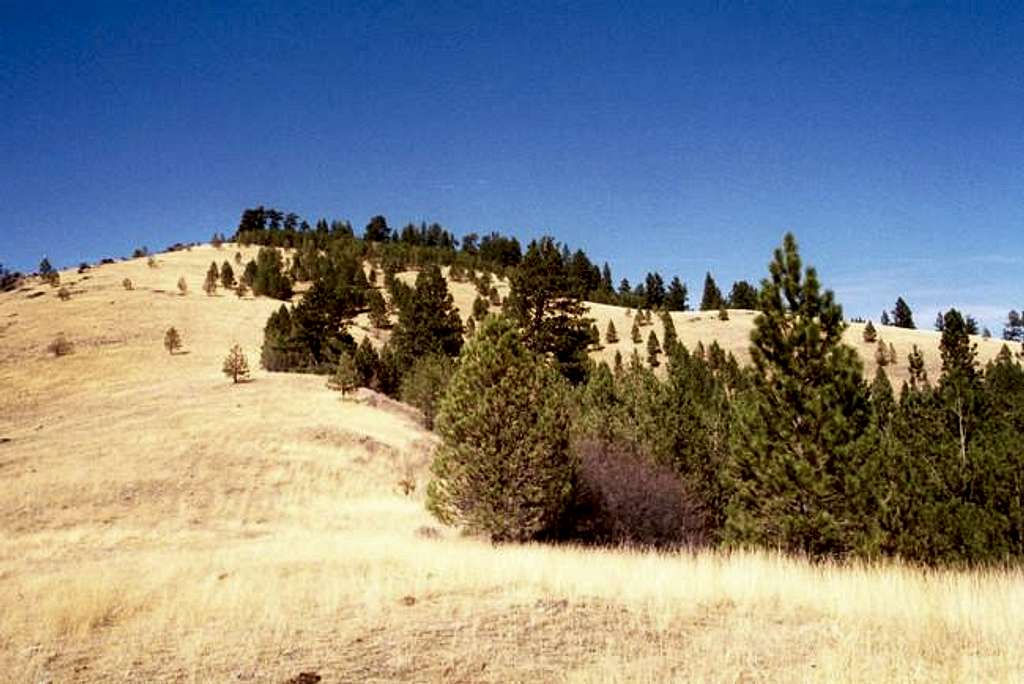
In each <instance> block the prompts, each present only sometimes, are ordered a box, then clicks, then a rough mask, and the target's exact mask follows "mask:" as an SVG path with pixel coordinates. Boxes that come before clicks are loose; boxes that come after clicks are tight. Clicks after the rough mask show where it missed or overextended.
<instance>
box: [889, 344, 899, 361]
mask: <svg viewBox="0 0 1024 684" xmlns="http://www.w3.org/2000/svg"><path fill="white" fill-rule="evenodd" d="M897 359H898V357H897V356H896V345H894V344H893V343H892V342H890V343H889V363H896V361H897Z"/></svg>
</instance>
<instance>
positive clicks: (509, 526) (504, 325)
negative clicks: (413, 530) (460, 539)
mask: <svg viewBox="0 0 1024 684" xmlns="http://www.w3.org/2000/svg"><path fill="white" fill-rule="evenodd" d="M517 327H518V326H517V325H516V324H513V323H511V322H509V321H506V320H504V319H501V318H489V319H487V321H485V322H484V324H483V325H482V326H481V328H480V331H479V332H478V333H477V335H476V337H475V338H474V339H473V340H472V341H471V342H470V343H469V344H468V345H467V347H466V350H465V351H464V353H463V355H462V358H461V360H460V363H459V367H458V370H457V371H456V372H455V374H454V376H453V377H452V379H451V382H450V383H449V386H448V389H447V391H446V392H445V395H444V397H443V398H442V400H441V407H440V411H439V414H438V419H437V431H438V434H439V435H440V437H441V446H440V447H439V448H438V450H437V455H436V457H435V459H434V463H433V465H432V467H431V472H432V474H433V479H432V480H431V482H430V485H429V487H428V490H427V507H428V508H429V510H430V511H431V512H432V513H433V514H434V515H435V516H437V518H438V519H439V520H441V521H442V522H443V523H445V524H450V525H461V526H463V527H465V528H466V529H468V530H470V531H474V532H482V533H486V534H488V535H489V536H490V537H491V539H492V540H493V541H498V542H503V541H528V540H531V539H538V538H541V537H544V536H547V535H549V534H551V533H553V532H554V531H555V530H556V529H557V528H558V526H559V524H560V522H561V520H562V517H563V514H564V512H565V511H566V509H567V508H568V505H569V503H570V501H571V500H572V491H573V481H574V478H575V459H574V457H573V455H572V450H571V448H570V442H569V436H568V435H569V426H570V422H569V421H570V418H569V407H568V401H567V392H566V389H565V387H564V384H563V382H562V380H561V379H560V378H559V377H558V373H557V372H555V371H554V370H553V369H552V368H551V366H550V365H549V364H548V363H546V362H545V361H544V360H543V359H542V358H538V357H537V356H535V355H534V354H533V353H532V352H531V351H530V350H529V348H528V347H527V345H526V344H525V342H524V341H523V339H522V337H521V333H520V332H519V330H518V329H517Z"/></svg>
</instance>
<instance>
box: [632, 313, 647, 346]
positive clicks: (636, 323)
mask: <svg viewBox="0 0 1024 684" xmlns="http://www.w3.org/2000/svg"><path fill="white" fill-rule="evenodd" d="M629 337H630V339H631V340H633V344H640V343H641V342H643V341H644V338H643V337H641V336H640V314H639V313H638V314H637V315H636V317H635V318H634V319H633V327H632V328H631V329H630V331H629Z"/></svg>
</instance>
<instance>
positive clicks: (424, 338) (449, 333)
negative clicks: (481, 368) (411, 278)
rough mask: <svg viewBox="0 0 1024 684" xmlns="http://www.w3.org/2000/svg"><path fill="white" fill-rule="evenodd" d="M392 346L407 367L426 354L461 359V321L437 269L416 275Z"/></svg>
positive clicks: (399, 317) (431, 268) (433, 267)
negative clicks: (414, 285)
mask: <svg viewBox="0 0 1024 684" xmlns="http://www.w3.org/2000/svg"><path fill="white" fill-rule="evenodd" d="M391 344H392V346H393V347H394V351H395V353H396V354H397V355H398V357H399V359H400V360H401V363H402V365H403V367H404V368H408V367H410V366H411V365H412V363H413V362H414V361H415V359H417V358H419V357H421V356H426V355H427V354H440V355H444V356H452V357H454V356H458V354H459V350H461V349H462V319H460V318H459V314H458V312H457V311H455V308H454V305H453V300H452V296H451V294H450V293H449V292H448V283H447V282H446V281H445V279H444V276H442V275H441V269H440V268H438V267H437V266H428V267H426V268H425V269H423V270H422V271H420V273H419V275H417V276H416V288H415V289H414V290H413V292H412V294H411V295H410V297H409V300H408V302H406V303H405V304H403V306H402V308H401V310H400V311H399V314H398V325H396V326H395V332H394V334H393V335H392V337H391Z"/></svg>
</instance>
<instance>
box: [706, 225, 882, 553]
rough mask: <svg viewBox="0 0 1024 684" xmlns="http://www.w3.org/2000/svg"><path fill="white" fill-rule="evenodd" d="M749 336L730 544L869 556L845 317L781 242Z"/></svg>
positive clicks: (866, 460)
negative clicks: (750, 372)
mask: <svg viewBox="0 0 1024 684" xmlns="http://www.w3.org/2000/svg"><path fill="white" fill-rule="evenodd" d="M769 271H770V277H769V278H768V279H766V280H765V281H763V284H762V288H761V293H760V301H759V309H760V311H761V313H760V314H759V315H758V316H757V318H756V319H755V329H754V331H753V332H752V333H751V348H750V353H751V358H752V360H753V362H754V368H755V371H756V372H755V373H754V376H753V377H754V388H753V392H752V393H751V395H750V397H749V404H747V405H746V406H745V407H744V408H742V409H741V410H739V411H738V412H737V413H738V418H739V420H740V429H738V430H735V431H734V432H733V434H734V438H735V444H734V446H733V461H732V464H731V466H730V468H729V481H730V485H731V488H732V496H731V501H730V503H729V508H728V519H727V526H726V535H727V539H728V540H729V541H731V542H732V543H738V544H749V543H756V544H763V545H767V546H772V547H781V548H784V549H788V550H791V551H798V552H802V553H807V554H811V555H814V556H822V555H833V554H841V553H844V552H847V551H850V550H854V549H857V550H865V549H870V548H871V546H872V544H874V543H875V542H876V540H877V535H876V534H875V532H874V531H873V526H872V522H871V521H872V519H873V518H872V516H873V515H874V513H875V510H876V508H877V501H876V498H875V496H874V493H873V491H872V488H871V484H872V482H871V481H872V478H871V477H870V476H869V471H870V469H871V467H872V464H871V458H872V457H873V455H874V452H875V449H874V447H873V445H871V444H869V443H868V440H869V436H870V431H868V427H869V424H870V412H869V406H868V394H867V388H866V386H865V385H864V382H863V379H862V367H861V364H860V361H859V360H858V358H857V355H856V352H855V351H854V350H853V349H852V348H850V347H847V346H846V345H844V344H843V342H842V334H843V330H844V328H845V323H844V322H843V314H842V308H841V307H840V306H839V305H838V304H836V302H835V300H834V296H833V294H832V292H831V291H828V290H826V291H825V292H824V293H822V292H821V290H820V286H819V283H818V276H817V272H816V271H815V269H813V268H807V269H806V271H803V267H802V264H801V260H800V256H799V253H798V250H797V244H796V240H795V239H794V238H793V236H792V235H791V234H787V235H786V236H785V239H784V241H783V245H782V247H781V248H780V249H777V250H776V251H775V258H774V260H773V261H772V263H771V264H770V266H769Z"/></svg>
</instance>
